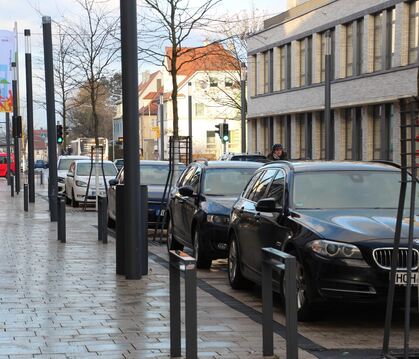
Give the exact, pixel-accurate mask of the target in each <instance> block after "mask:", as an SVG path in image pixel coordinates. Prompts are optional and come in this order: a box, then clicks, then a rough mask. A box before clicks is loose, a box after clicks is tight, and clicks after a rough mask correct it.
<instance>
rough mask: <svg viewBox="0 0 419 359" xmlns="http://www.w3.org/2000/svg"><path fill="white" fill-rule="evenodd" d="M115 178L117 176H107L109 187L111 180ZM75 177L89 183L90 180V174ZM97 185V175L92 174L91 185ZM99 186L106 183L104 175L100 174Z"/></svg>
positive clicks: (103, 185)
mask: <svg viewBox="0 0 419 359" xmlns="http://www.w3.org/2000/svg"><path fill="white" fill-rule="evenodd" d="M114 178H115V176H105V179H106V185H107V187H109V181H110V180H111V179H114ZM74 179H75V180H76V181H83V182H86V183H87V182H88V181H89V176H76V177H75V178H74ZM95 185H96V183H95V176H92V177H91V178H90V187H94V186H95ZM99 186H101V187H105V183H104V182H103V176H99Z"/></svg>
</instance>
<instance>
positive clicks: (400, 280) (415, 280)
mask: <svg viewBox="0 0 419 359" xmlns="http://www.w3.org/2000/svg"><path fill="white" fill-rule="evenodd" d="M411 275H412V285H415V286H417V285H418V284H419V273H418V272H412V274H411ZM396 285H404V286H406V285H407V273H406V272H396Z"/></svg>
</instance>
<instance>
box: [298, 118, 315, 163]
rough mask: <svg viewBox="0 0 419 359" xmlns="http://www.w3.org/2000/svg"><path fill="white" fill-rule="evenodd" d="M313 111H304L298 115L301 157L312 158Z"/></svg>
mask: <svg viewBox="0 0 419 359" xmlns="http://www.w3.org/2000/svg"><path fill="white" fill-rule="evenodd" d="M311 118H312V116H311V113H304V114H300V115H298V129H299V136H298V140H299V144H300V146H299V147H300V154H299V156H298V157H299V158H301V159H311V158H312V122H311Z"/></svg>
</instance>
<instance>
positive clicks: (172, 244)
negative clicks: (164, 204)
mask: <svg viewBox="0 0 419 359" xmlns="http://www.w3.org/2000/svg"><path fill="white" fill-rule="evenodd" d="M168 218H169V222H168V223H167V241H166V244H167V250H168V251H171V250H180V251H181V250H183V245H182V244H180V243H179V242H178V241H177V239H176V238H175V236H174V235H173V221H172V216H171V215H170V213H168Z"/></svg>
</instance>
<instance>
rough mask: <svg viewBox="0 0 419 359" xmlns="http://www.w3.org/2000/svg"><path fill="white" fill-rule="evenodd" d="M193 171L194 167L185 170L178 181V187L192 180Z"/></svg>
mask: <svg viewBox="0 0 419 359" xmlns="http://www.w3.org/2000/svg"><path fill="white" fill-rule="evenodd" d="M195 170H196V166H191V167H189V168H187V169H186V170H185V172H184V173H183V174H182V176H181V177H180V179H179V182H178V187H183V186H186V184H187V182H188V181H189V180H190V179H191V178H192V176H193V174H194V172H195Z"/></svg>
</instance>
